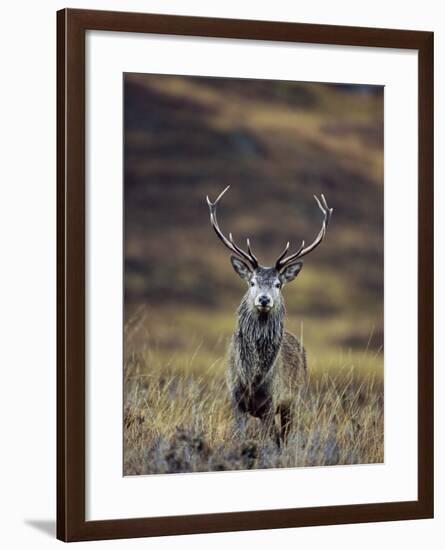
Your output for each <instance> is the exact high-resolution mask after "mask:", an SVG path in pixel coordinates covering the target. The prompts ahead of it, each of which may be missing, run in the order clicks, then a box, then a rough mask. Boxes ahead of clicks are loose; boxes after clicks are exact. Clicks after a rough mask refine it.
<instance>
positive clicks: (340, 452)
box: [124, 329, 383, 475]
mask: <svg viewBox="0 0 445 550" xmlns="http://www.w3.org/2000/svg"><path fill="white" fill-rule="evenodd" d="M129 330H130V333H131V330H132V329H129ZM128 336H129V334H128V330H127V337H128ZM130 336H131V334H130ZM130 339H131V338H130ZM127 350H129V346H128V342H127ZM198 356H199V347H198V348H197V349H196V350H195V351H194V352H193V353H192V354H191V355H190V356H189V357H187V356H186V355H184V356H183V363H182V365H179V364H178V363H177V362H176V363H172V364H168V363H165V362H163V361H165V358H164V357H163V358H162V360H160V358H159V356H157V354H156V350H155V349H153V348H146V349H145V350H143V351H142V352H139V353H132V352H131V351H129V353H128V356H127V359H126V362H125V380H124V388H125V399H124V474H125V475H144V474H165V473H179V472H202V471H218V470H238V469H251V468H281V467H285V468H289V467H296V466H325V465H337V464H369V463H379V462H383V378H382V371H381V370H379V369H377V370H376V369H375V368H373V367H372V368H371V367H369V368H368V366H367V364H366V353H364V354H363V356H362V362H361V363H360V361H359V362H358V363H357V360H358V359H357V357H355V359H353V358H352V356H351V355H349V356H348V354H345V356H340V357H339V358H338V360H337V362H336V363H335V365H334V364H333V363H331V365H330V367H329V368H326V370H324V369H323V366H322V365H321V364H320V363H317V362H314V364H313V365H312V371H311V376H310V380H309V385H308V389H307V391H305V392H304V393H303V392H302V393H301V395H296V396H295V406H294V412H293V430H292V432H291V434H290V436H289V440H288V442H287V443H286V444H285V445H284V446H283V447H282V448H281V449H279V448H278V447H277V446H276V445H275V444H274V443H273V442H272V441H271V440H268V439H264V438H263V437H262V436H261V435H260V430H259V429H258V427H259V426H258V421H257V420H256V419H254V418H252V419H251V420H250V422H249V424H248V427H247V430H246V433H245V434H244V435H243V436H240V434H238V433H236V431H235V430H234V422H233V415H232V411H231V408H230V404H229V398H228V393H227V389H226V384H225V376H224V374H225V365H224V359H223V358H220V359H218V360H216V361H214V362H213V363H212V364H209V365H208V367H207V368H206V369H203V368H202V366H199V367H196V365H195V364H194V362H195V360H196V358H197V357H198ZM376 360H377V359H376V358H375V357H374V358H373V361H371V362H370V363H369V365H374V364H375V361H376ZM198 364H199V363H198ZM380 364H381V359H380Z"/></svg>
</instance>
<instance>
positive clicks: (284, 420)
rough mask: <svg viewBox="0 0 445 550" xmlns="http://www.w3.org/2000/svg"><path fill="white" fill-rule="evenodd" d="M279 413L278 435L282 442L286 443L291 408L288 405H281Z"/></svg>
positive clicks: (289, 426)
mask: <svg viewBox="0 0 445 550" xmlns="http://www.w3.org/2000/svg"><path fill="white" fill-rule="evenodd" d="M279 413H280V432H281V433H280V436H281V440H282V441H283V443H286V441H287V438H288V436H289V432H290V428H291V410H290V407H289V406H288V405H281V406H280V408H279Z"/></svg>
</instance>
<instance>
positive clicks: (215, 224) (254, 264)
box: [207, 185, 258, 269]
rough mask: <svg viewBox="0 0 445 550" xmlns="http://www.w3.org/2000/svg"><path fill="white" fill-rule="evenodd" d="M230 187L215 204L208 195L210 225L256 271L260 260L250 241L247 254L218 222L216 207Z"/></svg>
mask: <svg viewBox="0 0 445 550" xmlns="http://www.w3.org/2000/svg"><path fill="white" fill-rule="evenodd" d="M229 187H230V185H228V186H227V187H226V188H225V189H224V191H222V192H221V193H220V195H219V196H218V198H217V199H216V200H215V202H212V201H211V200H210V199H209V197H208V195H207V204H208V205H209V210H210V223H211V224H212V227H213V229H214V230H215V233H216V234H217V235H218V237H219V238H220V239H221V241H222V242H223V243H224V244H225V245H226V246H227V248H228V249H229V250H231V251H232V252H233V253H235V254H236V255H237V256H239V257H240V258H243V259H244V260H247V261H248V262H249V264H250V265H251V266H252V268H253V269H256V268H257V267H258V259H257V258H256V256H255V255H254V254H253V252H252V250H251V248H250V240H249V239H247V252H245V251H244V250H243V249H242V248H240V247H239V246H238V245H237V244H236V243H235V241H234V240H233V237H232V233H229V238H227V237H226V236H225V235H224V234H223V232H222V231H221V229H220V228H219V225H218V221H217V219H216V207H217V206H218V203H219V201H220V200H221V198H222V196H223V195H224V193H225V192H226V191H227V190H228V189H229Z"/></svg>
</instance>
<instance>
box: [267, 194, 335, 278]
mask: <svg viewBox="0 0 445 550" xmlns="http://www.w3.org/2000/svg"><path fill="white" fill-rule="evenodd" d="M314 199H315V201H316V203H317V205H318V207H319V208H320V210H321V211H322V212H323V216H324V219H323V223H322V225H321V229H320V231H319V232H318V235H317V236H316V237H315V240H314V241H313V242H312V243H311V244H310V245H309V246H307V247H305V246H304V241H303V242H302V244H301V246H300V248H299V249H298V250H297V252H295V253H294V254H291V255H290V256H288V257H287V258H284V254H285V253H286V252H287V248H288V247H286V249H285V251H284V254H281V256H280V257H279V258H278V260H277V263H276V269H278V270H281V269H283V267H285V266H286V265H289V264H290V263H292V262H294V261H295V260H297V259H299V258H302V257H303V256H306V254H309V252H312V251H313V250H314V249H315V248H317V246H318V245H319V244H320V243H321V241H322V240H323V239H324V238H325V236H326V229H327V227H328V224H329V221H330V219H331V216H332V212H333V211H334V209H333V208H329V206H328V203H327V202H326V199H325V197H324V195H323V194H322V195H321V202H320V199H319V198H318V197H317V196H315V195H314Z"/></svg>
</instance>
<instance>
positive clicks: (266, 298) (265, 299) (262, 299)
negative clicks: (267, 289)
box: [258, 294, 270, 307]
mask: <svg viewBox="0 0 445 550" xmlns="http://www.w3.org/2000/svg"><path fill="white" fill-rule="evenodd" d="M258 302H259V304H260V306H261V307H266V306H268V305H270V298H269V296H266V295H265V294H262V295H261V296H259V298H258Z"/></svg>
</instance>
